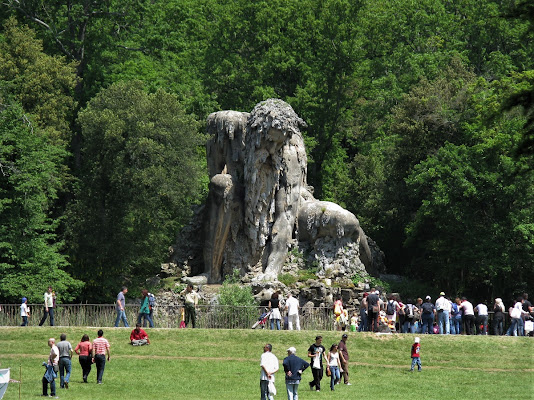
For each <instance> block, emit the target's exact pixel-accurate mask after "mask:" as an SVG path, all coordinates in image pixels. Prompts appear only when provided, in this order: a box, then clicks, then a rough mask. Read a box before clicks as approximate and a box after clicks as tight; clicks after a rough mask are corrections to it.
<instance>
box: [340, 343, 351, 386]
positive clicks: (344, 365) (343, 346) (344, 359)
mask: <svg viewBox="0 0 534 400" xmlns="http://www.w3.org/2000/svg"><path fill="white" fill-rule="evenodd" d="M348 338H349V336H348V335H347V334H346V333H344V334H343V335H342V336H341V340H340V342H339V344H338V346H337V348H338V351H339V361H340V362H341V368H340V371H341V372H342V374H343V383H344V384H345V385H347V386H350V385H351V383H350V382H349V351H348V349H347V339H348Z"/></svg>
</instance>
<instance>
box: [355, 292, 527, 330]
mask: <svg viewBox="0 0 534 400" xmlns="http://www.w3.org/2000/svg"><path fill="white" fill-rule="evenodd" d="M490 313H492V315H493V318H492V320H491V326H490V324H489V321H490V319H489V315H490ZM507 315H508V316H509V318H510V325H509V328H508V330H506V331H505V330H504V327H505V322H506V318H507ZM533 320H534V307H533V306H532V304H531V303H530V301H529V300H528V294H527V293H524V294H523V295H522V296H520V297H517V298H516V299H515V300H514V301H512V302H511V303H510V307H509V308H508V309H506V307H505V305H504V303H503V301H502V299H501V298H496V299H495V301H494V303H493V305H492V308H491V309H490V308H488V306H487V305H486V304H485V303H484V302H480V303H478V304H476V305H473V303H471V302H470V301H469V300H468V299H467V298H466V297H462V298H460V297H455V298H454V299H451V298H448V297H447V296H446V295H445V293H444V292H441V293H440V296H439V297H438V298H437V299H436V301H435V302H432V298H431V297H430V296H426V297H425V299H424V300H423V299H422V298H417V299H416V300H415V301H414V300H413V299H407V300H406V301H402V299H401V298H400V297H399V296H394V295H389V296H388V298H387V300H385V301H383V300H382V299H381V298H380V293H379V292H378V291H377V290H375V289H372V290H371V291H370V292H369V293H365V294H364V297H363V301H362V306H361V308H360V321H359V327H358V331H360V332H366V331H372V332H379V331H381V330H382V331H383V330H385V329H386V328H387V329H389V331H393V332H401V333H421V334H445V335H448V334H451V335H459V334H466V335H473V334H478V335H487V334H488V333H490V332H491V333H493V334H494V335H504V334H506V335H508V336H525V335H528V334H532V332H533V331H534V329H533Z"/></svg>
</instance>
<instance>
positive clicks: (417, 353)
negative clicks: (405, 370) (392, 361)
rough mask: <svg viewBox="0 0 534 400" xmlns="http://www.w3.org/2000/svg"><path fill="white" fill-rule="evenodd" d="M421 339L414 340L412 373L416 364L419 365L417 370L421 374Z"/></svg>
mask: <svg viewBox="0 0 534 400" xmlns="http://www.w3.org/2000/svg"><path fill="white" fill-rule="evenodd" d="M420 341H421V340H420V339H419V338H418V337H416V338H415V339H414V344H413V345H412V351H411V355H412V367H411V368H410V371H413V369H414V367H415V364H417V370H418V371H419V372H421V369H422V368H421V344H420Z"/></svg>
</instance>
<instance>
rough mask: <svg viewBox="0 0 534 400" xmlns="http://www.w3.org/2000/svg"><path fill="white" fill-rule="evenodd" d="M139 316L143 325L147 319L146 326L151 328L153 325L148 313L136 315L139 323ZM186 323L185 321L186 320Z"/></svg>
mask: <svg viewBox="0 0 534 400" xmlns="http://www.w3.org/2000/svg"><path fill="white" fill-rule="evenodd" d="M141 318H143V325H144V324H145V322H144V321H148V326H150V327H151V328H153V327H154V323H153V322H152V318H150V314H148V313H140V314H139V315H138V316H137V323H138V324H140V323H141ZM186 321H187V318H186ZM186 324H187V322H186ZM194 327H195V324H194V323H193V328H194Z"/></svg>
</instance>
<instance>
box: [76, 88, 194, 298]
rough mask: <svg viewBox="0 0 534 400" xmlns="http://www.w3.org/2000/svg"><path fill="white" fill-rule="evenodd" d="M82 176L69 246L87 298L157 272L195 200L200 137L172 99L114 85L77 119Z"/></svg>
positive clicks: (107, 293) (106, 293) (108, 293)
mask: <svg viewBox="0 0 534 400" xmlns="http://www.w3.org/2000/svg"><path fill="white" fill-rule="evenodd" d="M79 123H80V125H81V127H82V133H83V139H84V141H83V149H82V154H83V161H84V162H83V165H84V170H83V174H82V178H81V179H80V187H79V190H78V191H77V199H76V201H75V202H74V203H73V205H72V207H71V209H70V213H69V227H70V229H69V232H68V238H69V240H68V244H69V248H70V259H71V262H72V264H73V266H74V271H75V275H76V276H77V277H78V278H80V279H82V280H84V281H85V282H86V284H87V287H88V289H90V290H89V291H88V292H87V293H86V296H87V297H88V298H100V299H102V298H106V297H107V298H110V297H111V296H112V295H113V293H114V292H115V291H116V288H117V287H118V286H120V285H121V284H124V283H125V282H134V283H140V282H141V283H142V282H144V278H146V277H147V276H150V274H155V273H157V272H158V271H159V267H160V263H161V262H162V261H164V259H165V257H166V254H167V251H168V247H169V244H170V243H172V242H173V241H174V237H175V235H176V233H177V230H178V228H179V227H180V226H181V224H183V223H184V221H185V220H186V218H187V217H188V216H189V215H190V206H191V204H192V203H194V202H196V201H198V199H199V195H200V194H201V184H200V183H201V177H202V174H203V171H204V170H203V166H204V162H203V161H202V158H203V157H202V156H201V154H200V152H199V145H200V144H201V143H202V142H203V135H201V134H199V133H198V129H199V125H198V123H197V122H196V121H195V120H194V118H193V117H191V116H190V115H187V114H186V113H185V112H184V110H183V107H182V106H181V105H180V103H179V102H178V101H177V99H176V96H174V95H170V94H168V93H165V92H164V91H162V90H158V91H157V92H156V93H154V94H147V93H146V92H145V91H143V88H142V84H141V83H140V82H133V83H117V84H114V85H112V86H110V87H109V88H108V89H105V90H103V91H102V92H101V93H99V94H98V95H97V96H96V97H95V98H94V99H93V100H91V101H90V102H89V104H88V106H87V108H86V109H85V110H83V112H82V113H81V114H80V117H79Z"/></svg>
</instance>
